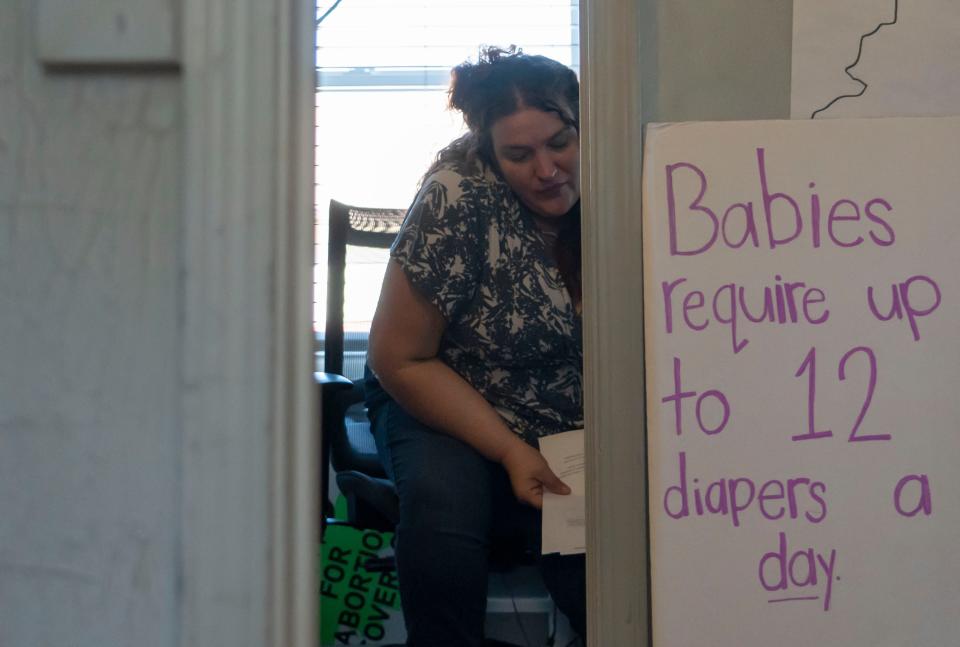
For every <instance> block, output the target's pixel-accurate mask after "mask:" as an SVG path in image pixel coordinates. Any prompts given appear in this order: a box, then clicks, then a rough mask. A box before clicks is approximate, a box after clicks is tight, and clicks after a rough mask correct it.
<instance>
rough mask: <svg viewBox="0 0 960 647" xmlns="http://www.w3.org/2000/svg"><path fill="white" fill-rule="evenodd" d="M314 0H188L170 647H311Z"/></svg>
mask: <svg viewBox="0 0 960 647" xmlns="http://www.w3.org/2000/svg"><path fill="white" fill-rule="evenodd" d="M315 20H316V7H315V5H314V3H313V1H312V0H185V1H184V3H183V5H182V14H181V40H182V70H183V96H184V101H183V106H184V137H185V139H184V151H185V152H184V165H183V169H184V171H183V173H184V176H183V179H184V182H183V186H184V209H183V211H184V227H183V231H184V237H183V240H182V256H181V258H182V283H181V286H180V292H181V294H182V301H181V308H182V314H181V321H182V324H181V325H182V337H181V338H182V339H183V347H182V348H183V354H182V357H181V366H182V369H181V378H182V383H181V394H182V395H181V402H182V420H183V438H182V452H181V465H182V475H181V477H182V478H181V510H182V517H181V529H180V530H181V544H180V569H181V572H180V573H179V578H178V579H179V581H180V587H179V588H180V591H179V594H180V613H179V625H180V627H179V644H180V645H181V647H209V646H210V645H231V646H232V647H243V646H249V647H262V646H263V645H268V646H271V647H294V646H295V647H308V646H309V647H315V646H316V645H317V624H318V619H317V608H318V605H317V598H318V591H319V589H318V587H317V581H316V560H317V552H318V529H317V498H318V494H317V488H316V483H317V479H316V474H317V465H316V463H317V461H316V454H317V452H316V447H317V446H318V438H317V428H318V423H317V416H316V403H315V387H314V385H313V380H312V374H313V370H314V368H313V335H312V328H313V322H312V301H313V294H312V284H313V237H314V233H313V210H314V206H313V201H314V197H313V182H314V180H313V155H314V150H313V148H314V125H313V112H314V90H315V86H314V83H315V74H314V56H315V51H314V41H315V35H314V34H315Z"/></svg>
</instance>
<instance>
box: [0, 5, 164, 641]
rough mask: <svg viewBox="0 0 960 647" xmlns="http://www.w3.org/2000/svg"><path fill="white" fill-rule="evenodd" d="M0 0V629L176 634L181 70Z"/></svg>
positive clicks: (92, 637) (84, 637)
mask: <svg viewBox="0 0 960 647" xmlns="http://www.w3.org/2000/svg"><path fill="white" fill-rule="evenodd" d="M34 5H35V3H34V2H33V1H32V0H0V645H3V646H4V647H8V646H9V647H21V646H22V647H28V646H29V647H34V646H36V647H41V646H47V645H50V646H55V647H59V646H61V645H63V646H64V647H66V646H69V647H84V646H91V647H108V646H112V645H139V646H141V647H147V646H154V645H158V646H159V645H162V646H165V647H169V646H171V645H174V644H176V642H177V624H178V619H177V579H178V575H177V568H178V566H177V565H178V563H179V560H178V557H177V550H178V549H177V545H178V538H179V532H180V528H179V510H180V505H179V485H178V483H179V479H178V472H179V470H180V467H179V465H180V447H179V436H180V428H181V424H180V416H179V413H178V409H179V399H178V394H177V390H176V389H177V386H178V375H179V365H178V362H179V357H180V348H181V334H180V318H179V314H178V296H177V288H178V263H179V259H178V254H179V251H178V250H179V242H180V241H179V236H180V228H181V223H180V219H181V215H180V214H181V205H180V202H181V189H180V177H179V173H180V170H179V169H180V163H181V161H180V160H181V144H180V141H179V137H180V131H181V125H180V124H181V115H180V102H181V96H180V95H181V83H180V80H179V78H178V76H177V75H176V74H171V73H163V72H154V73H118V72H111V73H85V74H76V73H69V74H68V73H56V74H50V73H47V72H45V71H44V70H43V69H42V68H40V67H39V66H38V64H37V63H36V60H35V57H34V51H35V48H34V42H33V33H34V25H33V15H32V14H33V11H34Z"/></svg>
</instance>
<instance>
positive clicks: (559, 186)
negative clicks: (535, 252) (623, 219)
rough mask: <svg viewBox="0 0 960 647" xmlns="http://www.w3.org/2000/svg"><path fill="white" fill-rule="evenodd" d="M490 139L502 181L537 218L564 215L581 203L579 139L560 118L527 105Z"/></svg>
mask: <svg viewBox="0 0 960 647" xmlns="http://www.w3.org/2000/svg"><path fill="white" fill-rule="evenodd" d="M490 135H491V138H492V140H493V152H494V154H495V155H496V157H497V163H498V164H499V165H500V171H501V172H502V173H503V178H504V179H505V180H506V181H507V184H509V185H510V188H512V189H513V190H514V192H515V193H516V194H517V195H518V196H519V197H520V199H521V200H522V201H523V203H524V204H526V205H527V207H529V208H530V209H531V210H532V211H533V212H534V213H535V214H536V215H538V216H541V217H542V218H548V219H549V218H557V217H560V216H563V215H565V214H566V213H567V212H568V211H570V209H571V208H572V207H573V205H574V204H576V202H577V200H579V199H580V136H579V134H578V133H577V131H576V129H575V128H574V127H573V126H569V125H567V124H565V123H564V122H563V120H562V119H560V117H559V116H558V115H557V114H555V113H553V112H544V111H542V110H538V109H536V108H526V107H523V108H520V110H518V111H517V112H514V113H513V114H511V115H507V116H506V117H501V118H500V119H498V120H497V121H495V122H494V124H493V126H492V127H491V129H490Z"/></svg>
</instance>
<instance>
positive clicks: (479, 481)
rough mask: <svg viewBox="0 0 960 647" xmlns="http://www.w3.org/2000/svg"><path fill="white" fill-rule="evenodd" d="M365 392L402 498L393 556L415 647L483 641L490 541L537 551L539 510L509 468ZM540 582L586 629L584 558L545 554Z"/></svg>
mask: <svg viewBox="0 0 960 647" xmlns="http://www.w3.org/2000/svg"><path fill="white" fill-rule="evenodd" d="M373 389H375V390H376V392H375V395H374V396H373V397H369V396H368V399H367V401H368V406H369V407H370V410H369V413H370V419H371V423H372V428H373V433H374V436H375V437H376V441H377V449H378V451H379V453H380V457H381V460H382V461H383V464H384V467H385V469H386V471H387V474H388V475H389V476H390V478H391V479H392V480H393V482H394V483H395V484H396V487H397V491H398V493H399V495H400V523H399V525H398V526H397V545H396V559H397V568H398V575H399V579H400V582H399V584H400V600H401V603H402V606H403V615H404V620H405V622H406V626H407V645H408V646H410V647H446V646H450V647H479V646H480V645H482V643H483V623H484V617H485V615H486V600H487V574H488V570H489V563H488V562H489V552H490V547H491V545H502V544H503V543H504V542H506V543H508V544H513V545H518V546H521V547H527V548H528V549H530V550H531V551H532V553H533V554H534V555H537V556H539V554H540V513H539V511H537V510H535V509H534V508H531V507H529V506H526V505H523V504H520V503H518V502H517V500H516V498H515V497H514V495H513V490H512V488H511V486H510V480H509V478H508V477H507V473H506V471H505V470H504V469H503V467H502V466H500V465H499V464H497V463H494V462H491V461H489V460H487V459H486V458H484V457H483V456H481V455H480V454H479V453H477V451H476V450H474V449H473V448H472V447H470V446H469V445H467V444H466V443H463V442H462V441H460V440H457V439H456V438H453V437H452V436H449V435H447V434H444V433H442V432H438V431H435V430H433V429H431V428H429V427H427V426H425V425H423V424H422V423H420V422H419V421H418V420H416V419H415V418H413V417H412V416H410V415H409V414H408V413H407V412H406V411H404V410H403V409H402V408H401V407H400V406H399V405H398V404H397V403H396V402H394V401H393V400H391V399H389V397H385V394H384V393H383V391H382V390H380V389H379V387H377V386H376V385H375V386H374V387H373ZM538 562H539V565H540V570H541V573H542V574H543V579H544V583H545V584H546V586H547V589H548V590H549V591H550V594H551V597H553V600H554V602H555V603H556V604H557V606H558V607H559V608H560V610H562V611H563V612H564V614H565V615H566V616H567V617H568V619H569V620H570V624H571V626H572V627H573V629H574V630H575V631H576V632H577V633H579V634H580V635H581V636H585V635H586V581H585V562H584V557H583V555H573V556H559V555H547V556H544V557H539V558H538Z"/></svg>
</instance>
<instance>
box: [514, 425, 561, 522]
mask: <svg viewBox="0 0 960 647" xmlns="http://www.w3.org/2000/svg"><path fill="white" fill-rule="evenodd" d="M518 441H519V442H517V443H515V444H514V445H512V446H511V447H510V449H509V450H507V452H506V453H505V454H504V455H503V458H501V460H500V462H501V464H502V465H503V467H504V469H506V470H507V474H508V475H509V476H510V483H511V485H513V494H514V496H516V497H517V500H518V501H522V502H523V503H526V504H527V505H530V506H533V507H534V508H537V509H538V510H539V509H540V508H541V507H543V492H544V490H549V491H550V492H553V493H554V494H570V488H569V487H567V486H566V485H565V484H564V482H563V481H561V480H560V479H559V478H557V475H556V474H554V473H553V471H552V470H551V469H550V466H549V465H547V461H546V459H545V458H544V457H543V454H541V453H540V452H539V451H537V450H536V449H534V448H533V447H531V446H530V445H528V444H527V443H525V442H523V441H522V440H519V439H518Z"/></svg>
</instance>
